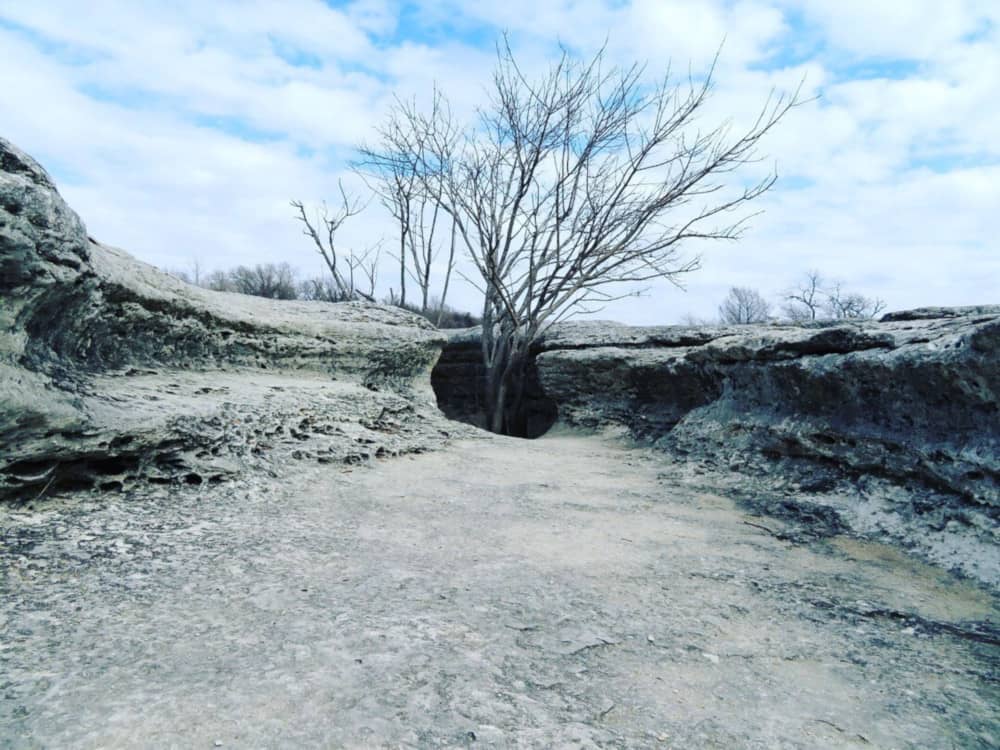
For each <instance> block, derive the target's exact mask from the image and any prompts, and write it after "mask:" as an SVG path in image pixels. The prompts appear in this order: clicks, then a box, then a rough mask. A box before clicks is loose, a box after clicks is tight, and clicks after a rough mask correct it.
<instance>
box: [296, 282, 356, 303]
mask: <svg viewBox="0 0 1000 750" xmlns="http://www.w3.org/2000/svg"><path fill="white" fill-rule="evenodd" d="M298 291H299V299H302V300H307V301H310V302H346V301H347V300H349V299H351V298H350V297H347V296H345V295H344V292H343V290H341V289H340V287H338V286H337V285H336V284H335V283H334V281H333V279H331V278H330V277H329V276H314V277H312V278H309V279H303V280H302V281H300V282H299V284H298Z"/></svg>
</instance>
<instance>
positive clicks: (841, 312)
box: [825, 282, 885, 320]
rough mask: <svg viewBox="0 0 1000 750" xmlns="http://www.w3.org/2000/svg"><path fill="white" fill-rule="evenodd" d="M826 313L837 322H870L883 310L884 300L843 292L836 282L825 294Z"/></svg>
mask: <svg viewBox="0 0 1000 750" xmlns="http://www.w3.org/2000/svg"><path fill="white" fill-rule="evenodd" d="M825 307H826V312H827V314H828V315H829V317H831V318H835V319H837V320H870V319H871V318H874V317H875V316H876V315H878V314H879V313H880V312H882V310H884V309H885V300H883V299H879V298H878V297H865V296H864V295H862V294H857V293H854V292H845V291H844V290H843V289H842V288H841V284H840V282H836V283H835V284H834V285H833V286H832V287H831V288H830V290H829V291H828V292H827V293H826V306H825Z"/></svg>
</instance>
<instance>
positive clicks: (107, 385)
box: [0, 140, 455, 499]
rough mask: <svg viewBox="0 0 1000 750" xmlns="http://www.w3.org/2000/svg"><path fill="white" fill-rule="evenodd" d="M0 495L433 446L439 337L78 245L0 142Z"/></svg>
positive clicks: (372, 308) (188, 478)
mask: <svg viewBox="0 0 1000 750" xmlns="http://www.w3.org/2000/svg"><path fill="white" fill-rule="evenodd" d="M0 167H2V171H0V271H2V277H0V444H2V445H3V451H2V452H0V498H2V497H3V496H14V497H18V498H21V499H25V498H31V497H34V496H37V495H39V494H44V493H46V492H51V491H52V490H54V489H60V488H72V487H76V488H84V487H90V486H92V487H96V488H99V489H100V488H103V489H116V488H122V487H125V486H130V485H132V484H134V483H136V482H144V481H154V482H188V483H201V482H211V481H218V480H221V479H223V478H225V477H229V476H233V475H234V474H236V473H238V471H240V470H242V469H243V468H259V469H262V470H266V471H274V470H275V468H274V467H275V466H277V465H285V464H287V463H288V462H289V461H292V460H303V459H308V460H319V461H324V462H345V461H346V462H357V461H359V460H367V459H368V458H370V457H372V456H375V455H392V454H398V453H406V452H411V451H420V450H428V449H430V448H432V447H434V446H437V445H440V444H441V442H442V440H443V435H442V432H447V431H448V430H449V429H455V428H452V427H449V425H447V423H445V422H444V420H443V419H441V416H440V413H439V412H438V411H437V409H436V408H435V407H434V401H433V394H432V392H431V390H430V385H429V373H430V370H431V367H432V366H433V365H434V363H435V361H436V360H437V358H438V354H439V352H440V349H441V345H442V343H443V340H444V339H443V337H442V336H441V334H439V333H438V332H437V331H435V330H433V329H432V328H431V327H430V326H429V324H427V323H426V322H425V321H423V320H422V319H420V318H419V317H418V316H414V315H411V314H409V313H406V312H403V311H400V310H396V309H393V308H388V307H380V306H377V305H362V304H355V303H345V304H337V305H329V304H322V303H296V302H283V301H281V302H279V301H273V300H267V299H261V298H257V297H249V296H245V295H238V294H227V293H221V292H212V291H209V290H205V289H200V288H197V287H193V286H190V285H188V284H184V283H183V282H180V281H178V280H176V279H174V278H172V277H171V276H169V275H167V274H164V273H162V272H160V271H158V270H157V269H155V268H152V267H151V266H148V265H146V264H144V263H140V262H139V261H137V260H135V259H134V258H132V257H130V256H129V255H128V254H126V253H124V252H122V251H120V250H116V249H114V248H110V247H107V246H104V245H101V244H100V243H97V242H95V241H93V240H91V239H90V238H88V236H87V233H86V230H85V228H84V226H83V223H82V222H81V221H80V219H79V218H78V217H77V216H76V214H75V213H74V212H73V211H72V210H71V209H70V208H69V207H68V206H66V204H65V203H64V202H63V200H62V198H61V197H60V196H59V194H58V192H57V190H56V187H55V185H54V183H53V182H52V180H51V178H50V177H49V176H48V175H47V174H46V173H45V171H44V169H42V167H40V166H39V165H38V164H37V163H35V162H34V161H33V160H32V159H31V157H29V156H27V155H26V154H24V153H22V152H21V151H19V150H18V149H17V148H16V147H14V146H13V145H11V144H10V143H8V142H6V141H2V140H0Z"/></svg>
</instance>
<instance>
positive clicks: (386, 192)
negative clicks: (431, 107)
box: [355, 109, 456, 321]
mask: <svg viewBox="0 0 1000 750" xmlns="http://www.w3.org/2000/svg"><path fill="white" fill-rule="evenodd" d="M378 133H379V143H378V145H377V146H365V145H362V146H361V147H360V148H359V151H360V158H359V159H358V161H357V162H356V164H355V169H356V170H357V171H358V172H359V173H360V174H361V175H362V176H363V177H364V178H365V179H366V181H371V182H374V189H375V192H376V193H377V194H378V196H379V199H380V200H381V202H382V205H384V206H385V207H386V208H387V209H388V211H389V213H390V214H392V216H393V218H394V219H395V220H396V223H397V225H398V227H399V248H398V251H397V253H398V254H397V256H396V257H397V260H398V261H399V287H400V293H399V297H398V298H397V297H395V295H393V296H392V298H393V302H395V303H396V304H399V305H400V306H402V307H406V306H407V305H406V279H407V277H409V278H410V279H412V280H413V281H414V282H415V283H416V285H417V287H418V288H419V289H420V312H421V313H428V312H430V307H429V305H430V296H431V270H432V267H433V264H434V261H435V260H436V258H437V256H438V252H439V250H440V247H439V242H438V239H439V236H440V235H439V232H438V230H439V228H440V224H441V223H442V220H443V219H446V218H447V217H446V216H444V217H443V216H442V214H443V213H444V212H443V211H442V209H441V204H440V202H439V201H438V199H437V195H438V194H439V192H440V191H439V190H437V189H436V190H427V189H426V188H425V184H424V183H425V179H424V178H422V177H421V175H420V174H419V173H418V172H417V164H416V163H415V162H414V161H413V160H411V159H403V158H388V159H386V158H384V157H385V155H393V154H397V153H399V152H400V151H401V150H403V149H406V148H407V137H408V134H407V131H406V124H405V123H404V121H403V120H402V119H401V117H400V110H399V109H395V110H392V111H391V112H390V113H389V116H388V118H387V119H386V122H385V123H384V124H383V125H382V126H381V127H380V128H379V129H378ZM451 225H452V230H451V236H450V241H449V243H448V261H447V263H446V265H445V268H444V283H443V289H442V291H441V293H440V295H438V297H437V299H438V300H439V304H438V306H437V308H436V310H437V313H438V315H437V319H438V320H439V321H440V319H441V317H442V316H443V315H444V311H445V304H446V299H447V296H448V286H449V283H450V280H451V274H452V271H453V269H454V267H455V245H456V238H455V222H454V220H452V221H451Z"/></svg>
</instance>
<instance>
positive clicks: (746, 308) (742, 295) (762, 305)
mask: <svg viewBox="0 0 1000 750" xmlns="http://www.w3.org/2000/svg"><path fill="white" fill-rule="evenodd" d="M770 315H771V303H769V302H768V301H767V300H766V299H764V298H763V297H762V296H761V294H760V292H758V291H757V290H756V289H749V288H747V287H742V286H734V287H733V288H732V289H730V290H729V294H727V295H726V298H725V299H724V300H723V301H722V304H721V305H719V320H720V321H721V322H722V323H727V324H730V325H746V324H749V323H766V322H767V321H768V318H769V317H770Z"/></svg>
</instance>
